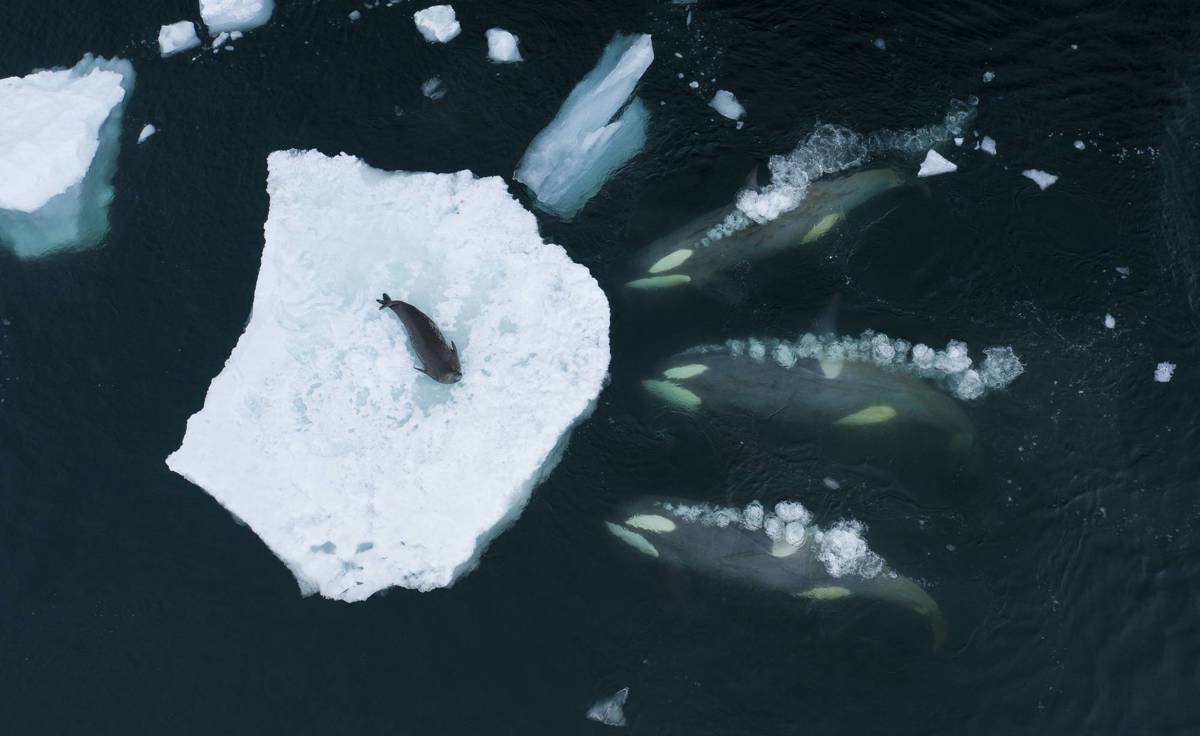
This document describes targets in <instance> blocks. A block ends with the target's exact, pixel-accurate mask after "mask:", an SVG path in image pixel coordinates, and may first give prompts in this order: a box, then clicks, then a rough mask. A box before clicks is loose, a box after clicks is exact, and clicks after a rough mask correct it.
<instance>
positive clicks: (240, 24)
mask: <svg viewBox="0 0 1200 736" xmlns="http://www.w3.org/2000/svg"><path fill="white" fill-rule="evenodd" d="M273 12H275V0H200V18H201V19H202V20H203V21H204V25H206V26H208V31H209V33H212V34H214V35H215V34H218V33H221V32H223V31H249V30H252V29H254V28H258V27H259V26H261V25H263V24H265V23H266V22H267V21H269V20H271V13H273Z"/></svg>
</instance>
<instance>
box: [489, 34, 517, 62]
mask: <svg viewBox="0 0 1200 736" xmlns="http://www.w3.org/2000/svg"><path fill="white" fill-rule="evenodd" d="M520 41H521V39H519V38H517V37H516V36H514V35H513V34H511V33H509V32H508V31H506V30H504V29H503V28H489V29H487V42H488V58H489V59H491V60H492V61H494V62H496V63H497V64H512V63H514V62H517V61H522V59H521V50H520V49H519V48H517V46H518V44H519V43H520Z"/></svg>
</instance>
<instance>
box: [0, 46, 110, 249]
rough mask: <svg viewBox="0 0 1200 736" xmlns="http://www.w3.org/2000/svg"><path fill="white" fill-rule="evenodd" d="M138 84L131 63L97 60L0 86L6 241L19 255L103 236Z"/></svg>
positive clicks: (1, 205)
mask: <svg viewBox="0 0 1200 736" xmlns="http://www.w3.org/2000/svg"><path fill="white" fill-rule="evenodd" d="M133 83H134V72H133V65H132V64H130V63H129V62H128V61H125V60H123V59H103V58H96V57H93V56H92V55H91V54H87V55H85V56H84V57H83V59H81V60H80V62H79V63H78V64H76V65H75V67H74V68H72V69H58V70H52V71H39V72H34V73H32V74H29V75H28V76H24V77H9V78H7V79H0V110H4V112H5V114H4V115H0V242H2V243H4V244H5V245H7V246H9V247H10V248H12V249H13V250H14V251H15V252H16V254H17V255H18V256H20V257H22V258H32V257H37V256H41V255H45V254H48V253H52V252H55V251H60V250H67V249H71V248H86V247H89V246H92V245H95V244H97V243H98V242H100V239H101V238H102V237H104V233H105V232H106V231H107V230H108V204H109V202H111V201H112V197H113V192H112V176H113V172H114V170H115V168H116V162H117V154H118V153H119V152H120V148H121V116H122V113H123V112H124V107H125V101H126V100H127V99H128V98H129V94H130V93H131V92H132V91H133Z"/></svg>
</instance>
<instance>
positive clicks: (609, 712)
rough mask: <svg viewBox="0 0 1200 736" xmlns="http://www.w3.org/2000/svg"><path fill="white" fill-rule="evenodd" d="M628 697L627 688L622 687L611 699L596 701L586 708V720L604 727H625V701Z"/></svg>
mask: <svg viewBox="0 0 1200 736" xmlns="http://www.w3.org/2000/svg"><path fill="white" fill-rule="evenodd" d="M628 697H629V688H627V687H623V688H621V689H620V690H618V691H617V692H616V693H615V694H614V695H612V697H608V698H604V699H602V700H597V701H596V704H595V705H593V706H592V707H591V708H588V712H587V717H588V720H592V721H597V722H599V723H603V724H604V725H606V726H624V725H625V700H626V699H627V698H628Z"/></svg>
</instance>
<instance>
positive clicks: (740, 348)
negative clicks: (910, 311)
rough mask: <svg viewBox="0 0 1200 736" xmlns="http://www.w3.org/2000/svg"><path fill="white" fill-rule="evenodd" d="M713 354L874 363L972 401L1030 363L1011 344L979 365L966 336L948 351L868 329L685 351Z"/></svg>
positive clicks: (782, 362) (789, 362)
mask: <svg viewBox="0 0 1200 736" xmlns="http://www.w3.org/2000/svg"><path fill="white" fill-rule="evenodd" d="M713 352H727V353H729V355H731V356H732V357H735V358H738V357H742V356H745V357H746V358H748V359H750V360H753V361H756V362H762V361H764V360H767V359H768V357H767V356H770V359H771V360H773V361H774V362H775V363H776V364H777V365H779V366H780V367H781V368H792V367H794V366H795V365H796V362H797V361H798V360H801V359H806V360H818V361H822V362H823V363H827V364H830V365H834V364H838V363H841V362H856V363H873V364H875V365H877V366H879V367H880V368H884V369H886V370H895V371H901V372H904V373H909V374H911V375H914V376H917V377H919V378H928V379H931V380H933V381H934V382H936V383H937V384H939V385H940V386H942V387H943V388H945V389H946V390H947V391H949V392H950V393H952V394H954V395H955V396H956V397H958V398H960V399H963V400H966V401H970V400H972V399H977V398H979V397H981V396H983V395H984V394H985V393H987V392H988V391H993V390H996V389H1001V388H1004V387H1005V386H1007V385H1008V384H1010V383H1012V382H1013V381H1014V380H1015V379H1016V378H1017V376H1020V375H1021V374H1022V373H1024V372H1025V366H1024V365H1023V364H1022V363H1021V360H1020V358H1018V357H1017V354H1016V353H1015V352H1013V349H1012V348H1011V347H991V348H986V349H985V350H984V351H983V356H984V357H983V360H982V361H980V363H979V364H978V366H976V364H975V361H974V360H973V359H972V358H971V354H970V350H969V348H968V347H967V344H966V343H965V342H963V341H961V340H951V341H949V342H948V343H946V347H945V349H943V350H934V349H933V348H931V347H929V346H928V345H925V344H924V343H917V344H916V345H913V344H912V343H910V342H909V341H907V340H902V339H894V338H891V337H888V336H887V335H885V334H883V333H882V332H875V331H874V330H864V331H863V333H862V334H861V335H859V336H857V337H854V336H844V337H838V336H835V335H814V334H812V333H805V334H803V335H801V336H800V338H799V339H797V340H776V339H764V340H759V339H757V338H749V339H747V340H729V341H727V342H725V343H722V344H720V345H701V346H699V347H694V348H691V349H690V350H686V351H684V353H685V354H693V353H694V354H705V353H713Z"/></svg>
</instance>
